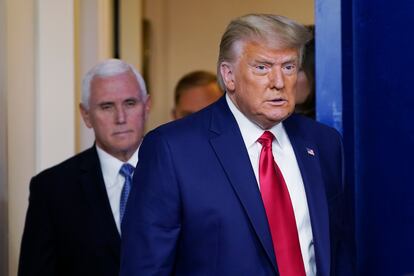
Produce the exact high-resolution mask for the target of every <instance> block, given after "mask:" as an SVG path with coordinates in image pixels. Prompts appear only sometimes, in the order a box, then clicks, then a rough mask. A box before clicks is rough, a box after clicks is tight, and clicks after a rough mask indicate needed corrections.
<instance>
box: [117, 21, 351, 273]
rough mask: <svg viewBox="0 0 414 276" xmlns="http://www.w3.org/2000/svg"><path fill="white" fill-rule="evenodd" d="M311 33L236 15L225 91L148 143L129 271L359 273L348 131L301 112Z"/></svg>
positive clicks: (126, 226) (224, 60) (126, 242)
mask: <svg viewBox="0 0 414 276" xmlns="http://www.w3.org/2000/svg"><path fill="white" fill-rule="evenodd" d="M310 36H311V35H310V34H309V31H308V30H307V29H306V28H305V27H304V26H303V25H301V24H298V23H297V22H295V21H293V20H291V19H289V18H286V17H283V16H277V15H268V14H250V15H246V16H242V17H239V18H236V19H234V20H233V21H232V22H230V24H229V25H228V26H227V28H226V30H225V32H224V34H223V36H222V39H221V42H220V53H219V59H218V62H217V72H218V79H219V83H220V85H221V87H222V88H223V89H225V91H226V93H225V95H224V96H223V97H221V98H220V99H219V100H218V101H216V102H215V103H213V104H212V105H210V106H209V107H207V108H204V109H202V110H201V111H199V112H196V113H195V114H193V115H191V116H188V117H186V118H183V119H181V120H176V121H174V122H170V123H168V124H166V125H163V126H160V127H158V128H156V129H155V130H153V131H151V132H150V133H149V134H148V135H146V137H145V139H144V141H143V144H142V147H141V148H140V152H139V158H140V160H141V161H140V162H139V163H138V166H137V168H136V171H135V177H134V185H133V188H132V190H131V197H130V200H129V202H128V212H127V214H126V217H125V220H124V222H123V234H124V235H123V237H122V257H121V273H120V275H121V276H135V275H136V276H138V275H160V276H161V275H166V276H167V275H281V276H305V275H306V276H316V275H317V276H339V275H343V276H345V275H346V276H349V275H355V273H354V270H353V268H354V266H353V264H354V263H353V256H354V255H353V250H352V245H353V237H352V231H348V230H349V226H350V224H349V223H348V222H349V221H352V218H351V217H350V216H348V215H347V214H346V212H345V211H346V210H345V193H344V183H343V173H344V172H343V165H344V164H343V148H342V142H341V137H340V134H339V133H338V132H337V131H336V130H334V129H332V128H330V127H328V126H325V125H323V124H320V123H318V122H316V121H315V120H311V119H309V118H305V117H304V116H301V115H297V114H293V113H294V108H295V95H296V94H295V89H296V81H297V72H298V69H299V68H300V65H301V59H302V53H303V47H304V45H305V43H306V42H307V41H309V39H310Z"/></svg>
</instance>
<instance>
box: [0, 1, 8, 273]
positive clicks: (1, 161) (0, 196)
mask: <svg viewBox="0 0 414 276" xmlns="http://www.w3.org/2000/svg"><path fill="white" fill-rule="evenodd" d="M5 17H6V5H5V2H4V0H0V275H7V271H8V259H7V255H8V254H7V252H8V223H7V217H8V216H7V214H8V209H7V194H8V191H7V102H6V101H7V97H6V79H7V76H6V52H5V49H6V43H5V41H6V29H5V23H6V18H5Z"/></svg>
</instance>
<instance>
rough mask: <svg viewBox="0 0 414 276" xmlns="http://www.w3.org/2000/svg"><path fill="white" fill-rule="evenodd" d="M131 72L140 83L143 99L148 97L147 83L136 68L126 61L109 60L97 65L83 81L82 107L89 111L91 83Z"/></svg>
mask: <svg viewBox="0 0 414 276" xmlns="http://www.w3.org/2000/svg"><path fill="white" fill-rule="evenodd" d="M128 71H131V72H133V73H134V75H135V78H136V79H137V81H138V85H139V88H140V89H139V90H140V91H141V97H142V99H144V100H145V99H146V97H147V88H146V86H145V81H144V79H143V78H142V76H141V74H140V73H139V72H138V71H137V69H135V67H134V66H133V65H131V64H129V63H126V62H125V61H122V60H120V59H107V60H104V61H102V62H100V63H98V64H97V65H95V66H94V67H93V68H92V69H91V70H89V71H88V73H86V75H85V76H84V77H83V81H82V99H81V103H82V106H83V107H84V108H86V109H89V98H90V96H91V82H92V80H93V79H94V78H95V77H112V76H117V75H120V74H122V73H125V72H128Z"/></svg>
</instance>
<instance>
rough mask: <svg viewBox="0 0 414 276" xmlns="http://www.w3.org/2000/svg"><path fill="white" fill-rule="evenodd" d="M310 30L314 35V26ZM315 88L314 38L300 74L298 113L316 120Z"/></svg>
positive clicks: (308, 48) (297, 87)
mask: <svg viewBox="0 0 414 276" xmlns="http://www.w3.org/2000/svg"><path fill="white" fill-rule="evenodd" d="M308 29H309V30H310V31H311V33H314V26H308ZM315 87H316V86H315V39H314V37H312V39H311V40H310V41H309V42H308V43H306V45H305V50H304V55H303V62H302V67H301V69H300V70H299V72H298V81H297V84H296V106H295V112H296V113H299V114H302V115H304V116H307V117H309V118H312V119H315V115H316V114H315V109H316V106H315V105H316V100H315V98H316V94H315V90H316V88H315Z"/></svg>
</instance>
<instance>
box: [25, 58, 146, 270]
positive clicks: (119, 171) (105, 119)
mask: <svg viewBox="0 0 414 276" xmlns="http://www.w3.org/2000/svg"><path fill="white" fill-rule="evenodd" d="M80 110H81V114H82V117H83V120H84V122H85V124H86V125H87V126H88V127H89V128H93V130H94V133H95V139H96V140H95V145H94V146H92V147H91V148H90V149H88V150H86V151H84V152H82V153H79V154H77V155H75V156H74V157H72V158H70V159H68V160H66V161H64V162H62V163H61V164H59V165H57V166H54V167H52V168H49V169H47V170H45V171H43V172H41V173H39V174H38V175H36V176H35V177H33V178H32V180H31V183H30V199H29V208H28V211H27V216H26V223H25V228H24V233H23V239H22V245H21V253H20V262H19V273H18V275H20V276H26V275H39V276H47V275H73V276H75V275H76V276H80V275H85V276H86V275H88V276H91V275H108V276H112V275H113V276H115V275H118V274H119V264H120V243H121V239H120V221H121V219H122V214H123V208H124V205H125V201H126V199H127V196H128V188H129V185H130V184H131V183H130V182H131V181H130V178H131V175H128V174H124V171H125V170H126V171H127V170H128V169H130V170H131V171H133V167H132V166H135V165H136V163H137V161H138V147H139V145H140V143H141V140H142V137H143V134H144V123H145V120H146V118H147V114H148V110H149V98H148V95H147V92H146V88H145V83H144V81H143V79H142V77H141V75H140V74H139V73H138V72H137V71H136V70H135V69H134V68H133V66H131V65H129V64H127V63H125V62H123V61H121V60H116V59H111V60H106V61H104V62H102V63H100V64H98V65H96V66H95V67H93V68H92V69H91V70H90V71H89V72H88V73H87V74H86V76H85V77H84V80H83V88H82V103H81V104H80ZM124 168H125V169H124ZM131 168H132V169H131ZM128 180H129V181H128Z"/></svg>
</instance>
